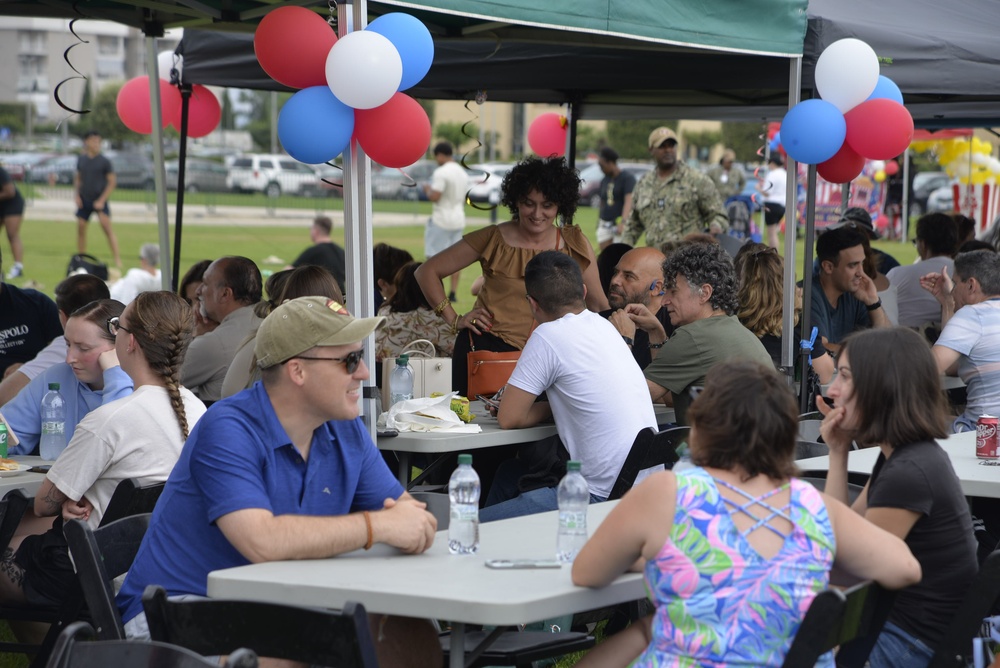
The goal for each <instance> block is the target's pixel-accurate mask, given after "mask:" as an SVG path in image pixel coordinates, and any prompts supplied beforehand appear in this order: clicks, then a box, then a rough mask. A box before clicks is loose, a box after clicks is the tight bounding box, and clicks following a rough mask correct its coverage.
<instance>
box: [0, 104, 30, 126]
mask: <svg viewBox="0 0 1000 668" xmlns="http://www.w3.org/2000/svg"><path fill="white" fill-rule="evenodd" d="M26 113H27V112H26V110H25V107H24V103H23V102H0V128H9V129H10V131H11V132H12V133H14V134H20V133H22V132H24V127H25V114H26Z"/></svg>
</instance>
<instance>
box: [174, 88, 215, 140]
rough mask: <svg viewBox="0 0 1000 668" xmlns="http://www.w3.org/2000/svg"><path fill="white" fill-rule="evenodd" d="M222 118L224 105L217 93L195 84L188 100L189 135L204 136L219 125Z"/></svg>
mask: <svg viewBox="0 0 1000 668" xmlns="http://www.w3.org/2000/svg"><path fill="white" fill-rule="evenodd" d="M178 117H179V116H178ZM221 120H222V107H221V106H220V105H219V100H218V99H217V98H216V97H215V94H214V93H213V92H212V91H210V90H209V89H208V88H207V87H205V86H202V85H201V84H195V85H193V86H192V87H191V100H190V102H188V137H204V136H205V135H207V134H209V133H211V132H212V130H214V129H215V128H217V127H219V121H221ZM177 125H180V121H178V122H177Z"/></svg>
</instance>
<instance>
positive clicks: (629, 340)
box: [622, 334, 635, 347]
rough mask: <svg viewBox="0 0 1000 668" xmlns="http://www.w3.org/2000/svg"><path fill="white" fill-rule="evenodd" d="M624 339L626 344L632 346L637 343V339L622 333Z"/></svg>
mask: <svg viewBox="0 0 1000 668" xmlns="http://www.w3.org/2000/svg"><path fill="white" fill-rule="evenodd" d="M622 339H624V340H625V345H627V346H630V347H631V346H633V345H635V341H634V340H633V339H632V337H631V336H625V335H624V334H622Z"/></svg>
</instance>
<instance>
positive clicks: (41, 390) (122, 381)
mask: <svg viewBox="0 0 1000 668" xmlns="http://www.w3.org/2000/svg"><path fill="white" fill-rule="evenodd" d="M49 383H59V393H60V394H62V396H63V400H64V401H65V402H66V426H65V432H64V433H65V434H66V443H65V444H63V448H64V449H65V447H66V444H68V443H69V442H70V439H72V438H73V431H74V430H75V429H76V425H78V424H79V423H80V420H82V419H83V418H84V416H85V415H87V413H89V412H90V411H92V410H94V409H95V408H98V407H99V406H103V405H104V404H110V403H111V402H112V401H115V400H116V399H121V398H122V397H127V396H129V395H130V394H132V379H131V378H129V375H128V374H127V373H125V371H124V370H123V369H122V368H121V367H120V366H113V367H111V368H110V369H108V370H107V371H105V372H104V389H102V390H92V389H90V386H88V385H85V384H84V383H81V382H80V381H79V380H78V379H77V377H76V375H75V374H74V373H73V368H72V367H71V366H70V365H69V364H66V363H65V362H60V363H59V364H54V365H52V366H50V367H49V368H48V369H46V370H45V371H43V372H42V373H40V374H39V375H37V376H35V378H34V379H33V380H32V381H31V382H30V383H28V384H27V385H26V386H24V388H23V389H22V390H21V391H20V392H18V393H17V396H16V397H14V398H13V399H11V400H10V401H8V402H7V403H6V404H5V405H4V407H3V416H4V417H5V418H7V424H9V425H10V428H11V429H12V430H13V431H14V433H15V434H16V435H17V438H18V439H19V443H18V444H17V445H16V446H13V445H12V446H10V447H9V448H8V449H7V452H9V453H10V454H12V455H37V454H42V456H44V457H46V458H47V459H55V458H56V455H57V454H58V453H52V452H46V453H39V452H38V442H39V440H40V439H41V436H42V397H44V396H45V393H46V392H48V391H49ZM59 452H62V450H60V451H59Z"/></svg>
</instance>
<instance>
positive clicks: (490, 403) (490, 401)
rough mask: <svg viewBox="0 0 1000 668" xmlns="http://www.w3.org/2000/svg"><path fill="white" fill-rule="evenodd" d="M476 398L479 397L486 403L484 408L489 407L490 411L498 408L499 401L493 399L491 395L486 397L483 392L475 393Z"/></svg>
mask: <svg viewBox="0 0 1000 668" xmlns="http://www.w3.org/2000/svg"><path fill="white" fill-rule="evenodd" d="M476 399H479V400H480V401H481V402H483V404H485V405H486V408H489V409H490V410H492V411H498V410H500V402H499V401H495V400H494V399H493V398H492V397H488V396H486V395H485V394H477V395H476Z"/></svg>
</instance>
